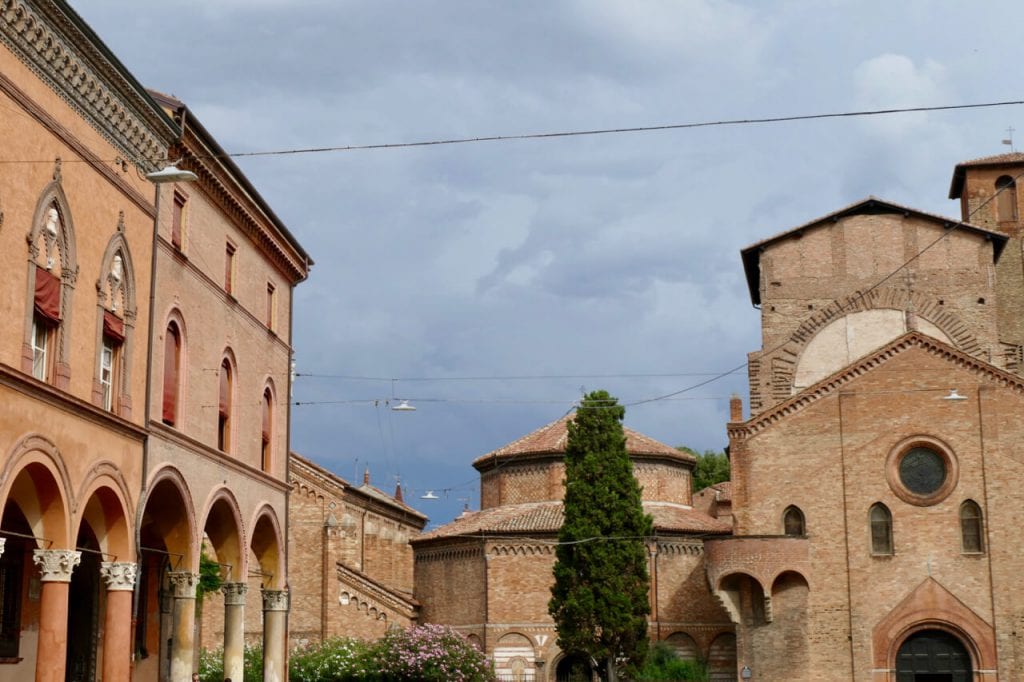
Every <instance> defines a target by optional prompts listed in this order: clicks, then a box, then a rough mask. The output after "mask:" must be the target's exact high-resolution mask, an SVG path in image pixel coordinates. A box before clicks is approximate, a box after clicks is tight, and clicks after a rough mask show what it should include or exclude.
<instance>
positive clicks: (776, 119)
mask: <svg viewBox="0 0 1024 682" xmlns="http://www.w3.org/2000/svg"><path fill="white" fill-rule="evenodd" d="M1016 104H1024V100H1011V101H1006V102H984V103H979V104H949V105H942V106H934V107H903V108H896V109H869V110H862V111H843V112H837V113H828V114H798V115H795V116H767V117H761V118H737V119H725V120H721V121H699V122H696V123H670V124H665V125H654V126H631V127H622V128H596V129H592V130H568V131H561V132H552V133H522V134H519V135H485V136H480V137H454V138H448V139H440V140H424V141H420V142H390V143H381V144H354V145H344V146H339V147H306V148H300V149H281V150H274V151H257V152H237V153H233V154H226V155H225V156H231V157H234V158H240V157H245V156H282V155H287V154H318V153H322V152H351V151H359V150H369V149H402V148H407V147H432V146H438V145H451V144H469V143H472V142H508V141H511V140H543V139H549V138H556V137H582V136H586V135H618V134H621V133H649V132H656V131H659V130H685V129H689V128H712V127H715V126H738V125H755V124H763V123H787V122H791V121H814V120H818V119H827V118H855V117H863V116H884V115H887V114H910V113H915V112H927V111H955V110H958V109H982V108H989V107H1005V106H1011V105H1016Z"/></svg>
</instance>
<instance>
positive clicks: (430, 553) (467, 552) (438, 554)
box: [414, 544, 484, 563]
mask: <svg viewBox="0 0 1024 682" xmlns="http://www.w3.org/2000/svg"><path fill="white" fill-rule="evenodd" d="M483 556H484V548H483V545H482V544H473V545H469V546H467V545H458V546H454V547H451V546H449V547H435V548H431V549H420V548H418V547H416V548H415V559H414V560H415V561H416V562H417V563H419V562H428V561H429V562H433V561H451V560H458V559H482V558H483Z"/></svg>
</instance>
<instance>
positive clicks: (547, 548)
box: [487, 542, 555, 556]
mask: <svg viewBox="0 0 1024 682" xmlns="http://www.w3.org/2000/svg"><path fill="white" fill-rule="evenodd" d="M487 553H488V554H489V555H491V556H547V555H551V554H554V553H555V546H554V544H552V543H549V542H503V543H500V544H492V545H490V546H488V548H487Z"/></svg>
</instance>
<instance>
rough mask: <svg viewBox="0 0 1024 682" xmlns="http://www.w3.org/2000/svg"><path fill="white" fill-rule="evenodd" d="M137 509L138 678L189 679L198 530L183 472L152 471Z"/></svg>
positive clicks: (193, 644) (169, 470)
mask: <svg viewBox="0 0 1024 682" xmlns="http://www.w3.org/2000/svg"><path fill="white" fill-rule="evenodd" d="M141 507H142V512H141V513H140V514H139V516H138V545H139V556H140V557H141V561H140V567H139V583H140V584H139V600H138V610H137V613H136V620H137V625H136V630H135V633H136V634H135V647H136V649H137V650H138V651H139V659H138V663H137V666H136V669H137V671H138V674H139V676H140V678H141V679H155V678H157V677H158V676H159V679H168V678H169V679H187V678H188V676H189V675H190V674H191V671H192V666H193V664H192V661H193V652H194V646H195V638H194V634H195V633H194V631H193V624H194V621H195V597H196V589H195V588H196V583H197V581H198V576H197V571H198V568H199V532H198V529H197V526H196V516H195V511H194V506H193V502H192V497H191V495H190V494H189V492H188V486H187V485H186V484H185V479H184V477H183V476H182V475H181V472H180V471H178V470H177V469H175V468H174V467H172V466H165V467H162V468H160V469H158V470H157V471H156V472H154V474H153V475H152V476H151V477H150V481H149V485H148V487H147V492H146V493H145V495H144V497H143V500H142V502H141Z"/></svg>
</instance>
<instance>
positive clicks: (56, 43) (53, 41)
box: [0, 0, 178, 171]
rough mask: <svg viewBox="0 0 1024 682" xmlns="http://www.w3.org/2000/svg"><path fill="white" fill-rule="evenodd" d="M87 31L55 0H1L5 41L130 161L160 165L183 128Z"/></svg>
mask: <svg viewBox="0 0 1024 682" xmlns="http://www.w3.org/2000/svg"><path fill="white" fill-rule="evenodd" d="M86 31H87V29H84V24H83V23H81V20H79V19H78V17H77V16H76V15H74V14H73V12H72V14H71V15H69V14H68V11H66V10H65V9H64V8H63V7H62V6H61V5H60V4H58V3H56V2H53V1H52V0H33V1H29V0H0V40H2V41H3V42H4V43H5V44H6V45H7V46H8V47H9V48H11V51H12V52H13V53H14V54H15V55H17V56H18V58H19V59H20V60H21V61H22V62H23V63H24V64H25V65H26V66H28V67H29V68H30V69H31V70H32V71H34V72H35V73H36V74H37V75H38V76H39V77H40V79H42V80H43V81H44V82H45V83H46V84H47V85H49V86H50V88H51V89H52V90H53V91H54V92H55V93H57V95H58V96H60V97H61V98H62V99H63V100H64V101H66V102H67V103H68V104H69V105H70V106H71V107H72V108H74V109H75V110H77V111H78V112H80V113H81V114H82V116H83V118H84V119H85V120H86V121H88V122H89V124H90V125H92V126H93V128H95V129H96V130H97V131H98V132H99V133H100V134H101V135H102V136H103V137H104V138H106V139H107V140H108V141H109V142H110V143H111V144H112V145H113V146H114V147H115V148H117V149H118V150H120V151H121V152H122V153H123V154H124V155H125V156H126V157H127V160H129V161H131V162H132V163H134V164H135V165H137V166H138V167H139V168H142V169H143V170H147V171H149V170H155V168H156V166H157V163H159V161H160V160H161V159H163V158H164V157H165V156H166V150H167V146H168V145H169V144H170V143H171V142H172V141H173V140H174V139H176V138H177V136H178V132H177V130H175V128H174V126H173V124H172V123H171V122H170V120H169V119H167V117H166V116H164V115H163V114H162V113H161V112H160V111H159V110H158V109H157V108H156V107H155V106H154V104H153V102H152V100H150V99H149V98H148V96H146V95H145V94H144V93H143V91H142V89H141V87H140V86H139V85H138V84H137V83H136V82H135V80H134V78H132V77H131V75H130V74H128V73H127V72H126V71H125V70H124V68H123V67H122V66H121V65H120V64H118V63H117V62H116V59H115V58H113V55H111V54H110V53H109V52H107V51H106V49H105V47H103V44H102V43H101V42H100V41H99V40H98V39H97V38H96V37H95V36H94V35H92V32H91V31H88V32H86Z"/></svg>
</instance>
